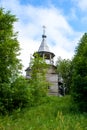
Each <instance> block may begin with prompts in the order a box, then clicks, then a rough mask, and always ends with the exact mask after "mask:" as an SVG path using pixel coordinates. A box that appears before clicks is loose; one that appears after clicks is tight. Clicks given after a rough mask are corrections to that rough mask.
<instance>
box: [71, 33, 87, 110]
mask: <svg viewBox="0 0 87 130" xmlns="http://www.w3.org/2000/svg"><path fill="white" fill-rule="evenodd" d="M72 65H73V73H72V98H73V101H74V102H75V103H76V104H77V106H78V108H79V110H82V111H87V33H85V34H84V35H83V37H82V38H81V40H80V41H79V43H78V46H77V48H76V52H75V56H74V59H73V61H72Z"/></svg>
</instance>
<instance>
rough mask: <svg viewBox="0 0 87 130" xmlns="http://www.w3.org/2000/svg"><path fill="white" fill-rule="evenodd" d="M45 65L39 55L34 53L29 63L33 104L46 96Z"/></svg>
mask: <svg viewBox="0 0 87 130" xmlns="http://www.w3.org/2000/svg"><path fill="white" fill-rule="evenodd" d="M47 67H48V66H47V64H46V63H45V61H44V60H43V58H42V57H40V56H39V54H37V53H35V54H34V58H33V59H32V61H31V80H30V86H31V88H32V90H33V91H32V95H33V97H34V102H37V103H38V101H39V102H40V101H41V98H42V97H45V96H46V94H47V88H48V82H47V81H46V70H47Z"/></svg>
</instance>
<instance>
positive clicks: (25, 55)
mask: <svg viewBox="0 0 87 130" xmlns="http://www.w3.org/2000/svg"><path fill="white" fill-rule="evenodd" d="M1 1H2V2H1V3H2V4H1V5H2V6H3V7H4V8H6V9H10V10H11V12H12V13H13V14H15V15H16V16H17V17H18V18H19V21H18V22H17V23H16V24H15V30H16V31H18V32H19V35H18V40H19V42H20V46H21V48H22V51H21V56H20V57H21V59H22V61H23V65H24V70H25V68H26V67H28V64H29V58H30V54H33V53H34V52H35V51H37V50H38V48H39V45H40V43H41V40H42V39H41V35H42V26H43V25H45V26H46V27H47V30H46V34H47V36H48V37H47V43H48V45H49V46H50V50H51V51H52V52H54V53H55V54H56V57H58V56H61V57H62V58H71V57H72V56H73V54H74V48H75V43H74V41H75V42H76V43H77V39H79V37H80V36H81V34H80V33H78V32H75V31H74V30H73V28H72V27H71V26H70V25H69V24H68V22H67V20H66V18H65V16H63V15H62V13H61V12H60V10H58V9H56V8H55V7H52V6H51V7H49V8H43V7H34V6H32V5H25V6H23V5H20V3H19V2H18V0H12V1H11V2H9V4H8V0H1ZM76 37H77V38H76Z"/></svg>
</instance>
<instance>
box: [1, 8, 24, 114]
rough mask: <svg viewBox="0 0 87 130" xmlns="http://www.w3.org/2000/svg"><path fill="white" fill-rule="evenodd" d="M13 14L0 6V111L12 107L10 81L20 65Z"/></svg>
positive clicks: (13, 80)
mask: <svg viewBox="0 0 87 130" xmlns="http://www.w3.org/2000/svg"><path fill="white" fill-rule="evenodd" d="M16 21H17V18H16V16H15V15H12V14H11V13H10V11H7V12H5V11H4V9H2V8H0V112H5V111H10V110H12V109H14V107H13V97H12V95H13V93H15V92H16V91H14V92H13V87H15V86H12V83H13V82H15V80H16V79H17V77H18V75H19V73H20V70H21V68H22V65H21V63H20V60H19V59H18V56H19V54H20V47H19V42H18V40H17V33H15V32H14V26H13V25H14V22H16Z"/></svg>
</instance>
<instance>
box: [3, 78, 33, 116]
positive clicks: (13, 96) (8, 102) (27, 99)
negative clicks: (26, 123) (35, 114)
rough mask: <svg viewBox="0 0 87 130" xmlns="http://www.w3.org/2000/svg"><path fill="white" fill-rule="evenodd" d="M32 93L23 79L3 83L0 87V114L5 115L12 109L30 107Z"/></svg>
mask: <svg viewBox="0 0 87 130" xmlns="http://www.w3.org/2000/svg"><path fill="white" fill-rule="evenodd" d="M31 105H32V93H31V90H30V89H29V83H28V81H26V80H25V78H23V77H19V78H17V79H16V80H15V81H14V82H13V83H11V84H8V83H3V84H1V86H0V113H2V114H6V113H9V112H12V111H13V110H14V109H18V108H20V109H21V108H23V107H25V106H28V107H30V106H31Z"/></svg>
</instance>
